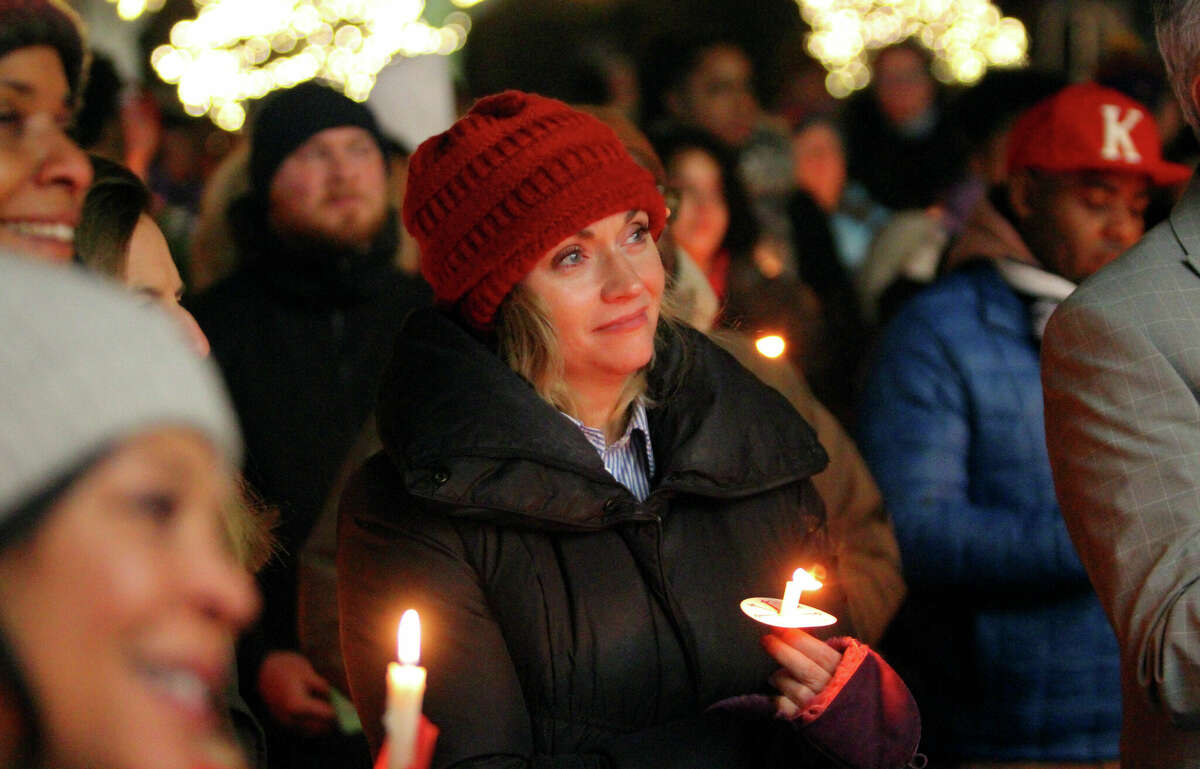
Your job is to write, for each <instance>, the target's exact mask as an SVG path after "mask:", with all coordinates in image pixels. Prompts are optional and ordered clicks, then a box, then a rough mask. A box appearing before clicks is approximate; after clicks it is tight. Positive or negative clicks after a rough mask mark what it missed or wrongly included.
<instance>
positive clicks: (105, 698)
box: [0, 256, 258, 769]
mask: <svg viewBox="0 0 1200 769" xmlns="http://www.w3.org/2000/svg"><path fill="white" fill-rule="evenodd" d="M0 326H2V327H3V328H4V329H5V330H6V331H7V332H8V333H6V334H4V335H3V336H2V337H0V370H3V371H4V372H5V374H4V377H3V378H2V379H0V766H5V767H9V766H16V767H33V768H36V767H55V768H56V769H83V768H84V767H87V768H88V769H197V768H198V767H236V766H239V765H240V762H241V759H240V757H239V756H238V755H237V751H236V749H234V748H233V747H232V742H231V740H230V738H229V736H228V727H227V724H226V723H225V722H224V718H223V714H222V709H221V707H220V706H219V704H218V703H219V701H220V692H221V690H222V688H223V685H224V683H225V681H226V677H227V675H228V669H229V665H230V662H231V657H232V651H233V648H232V644H231V640H232V638H233V637H234V636H235V635H236V634H237V632H238V631H239V630H240V629H242V628H243V627H244V626H245V625H246V624H247V623H249V622H250V621H251V619H252V618H253V616H254V614H255V612H256V611H257V607H258V598H257V596H256V594H255V591H254V587H253V583H252V580H251V578H250V576H249V574H248V573H247V572H246V571H245V570H244V569H242V568H241V567H240V566H239V564H238V563H237V561H236V559H235V558H234V555H233V554H232V552H231V550H230V548H229V544H228V539H227V537H226V536H225V534H224V531H223V524H222V506H223V505H224V504H225V502H226V501H227V499H228V498H229V495H230V494H231V493H232V490H233V486H232V478H233V468H234V467H235V466H236V465H237V462H238V461H239V460H240V454H241V441H240V438H239V435H238V431H237V427H236V424H235V421H234V418H233V415H232V412H231V411H230V408H229V406H228V403H227V399H226V396H225V393H224V390H223V387H222V385H221V384H220V380H219V377H218V375H217V373H216V371H215V369H214V368H213V367H212V365H211V364H209V363H208V362H206V361H204V360H202V359H201V358H199V357H197V356H196V355H195V354H193V353H192V352H191V351H190V350H188V348H187V346H186V344H185V343H184V342H183V340H182V339H181V338H180V335H179V332H178V330H177V329H176V328H175V327H174V326H173V325H172V324H171V323H170V322H169V320H167V319H166V318H164V317H163V316H162V314H161V313H158V312H157V311H154V310H151V309H149V308H145V307H140V306H138V305H137V303H136V302H135V301H133V300H132V299H130V298H129V297H128V296H127V295H125V294H123V293H121V292H119V291H118V289H116V288H115V287H113V288H109V287H106V286H101V285H99V284H98V283H96V282H94V281H93V280H92V279H90V278H88V277H87V276H84V275H81V274H74V273H70V272H68V271H64V270H61V269H51V268H49V267H45V266H42V265H39V264H35V263H31V262H28V261H24V260H18V259H13V258H10V257H7V256H3V257H0Z"/></svg>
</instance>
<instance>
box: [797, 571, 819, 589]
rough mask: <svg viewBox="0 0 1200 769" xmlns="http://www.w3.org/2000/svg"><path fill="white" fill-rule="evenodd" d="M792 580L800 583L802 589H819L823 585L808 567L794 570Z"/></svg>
mask: <svg viewBox="0 0 1200 769" xmlns="http://www.w3.org/2000/svg"><path fill="white" fill-rule="evenodd" d="M792 581H793V582H796V583H798V584H799V585H800V589H801V590H818V589H819V588H820V587H821V583H820V581H819V580H817V578H816V577H814V576H813V575H811V574H809V573H808V571H807V570H806V569H796V570H795V571H794V572H792Z"/></svg>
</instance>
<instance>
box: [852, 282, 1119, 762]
mask: <svg viewBox="0 0 1200 769" xmlns="http://www.w3.org/2000/svg"><path fill="white" fill-rule="evenodd" d="M860 420H861V421H860V431H861V436H860V438H861V440H860V443H859V446H860V447H861V449H862V452H863V455H864V456H865V457H866V459H867V464H868V465H869V466H870V468H871V470H872V472H873V473H874V474H875V478H876V480H877V481H878V482H879V486H880V488H881V489H882V491H883V496H884V499H885V500H886V502H887V505H888V507H889V508H890V510H891V512H892V515H893V517H894V519H895V525H896V535H897V538H898V539H899V541H900V550H901V554H902V556H903V560H904V566H905V568H904V576H905V579H907V580H908V583H909V585H910V587H911V593H912V598H911V601H912V602H913V604H914V606H916V607H920V610H919V612H918V613H919V614H920V615H921V616H923V618H924V621H925V624H923V625H922V626H920V627H918V628H917V631H918V640H919V642H918V644H917V645H918V646H919V648H920V649H921V650H922V651H921V655H920V656H921V659H920V660H918V661H917V662H916V665H917V666H918V667H919V668H923V669H920V670H919V671H917V675H918V678H919V679H920V681H921V682H923V684H924V686H921V685H918V686H915V687H914V693H916V694H917V695H918V702H919V704H920V707H921V712H922V716H923V720H924V722H925V724H926V733H927V734H929V735H930V737H931V738H935V739H937V743H936V745H935V744H931V745H928V748H927V749H928V751H929V753H930V758H931V759H941V758H977V759H983V758H989V759H993V760H1017V759H1023V760H1047V761H1049V760H1053V761H1076V760H1078V761H1084V760H1087V761H1091V760H1100V759H1112V758H1115V757H1116V756H1117V753H1118V749H1117V741H1118V736H1119V732H1120V723H1121V718H1120V673H1119V667H1118V665H1119V657H1118V650H1117V644H1116V641H1115V639H1114V637H1113V634H1112V630H1111V629H1110V627H1109V625H1108V622H1107V621H1106V619H1105V616H1104V612H1103V610H1102V609H1101V607H1100V603H1099V600H1098V599H1097V598H1096V596H1095V594H1094V593H1093V591H1092V589H1091V586H1090V584H1089V583H1088V578H1087V575H1086V573H1085V572H1084V570H1083V567H1082V565H1081V564H1080V562H1079V559H1078V557H1077V556H1076V554H1075V550H1074V548H1073V546H1072V544H1071V540H1070V538H1069V537H1068V535H1067V529H1066V526H1065V525H1064V523H1063V520H1062V517H1061V516H1060V514H1059V510H1058V504H1057V502H1056V500H1055V496H1054V485H1053V482H1052V480H1051V476H1050V463H1049V460H1048V458H1047V456H1046V446H1045V439H1044V433H1043V420H1042V388H1041V382H1040V379H1039V350H1038V342H1037V339H1036V338H1035V336H1034V334H1033V330H1032V326H1031V324H1030V320H1029V316H1028V312H1027V308H1026V302H1025V300H1024V299H1023V298H1022V297H1021V296H1019V295H1018V294H1016V293H1015V292H1014V291H1013V290H1012V289H1011V288H1010V287H1009V286H1008V284H1007V283H1005V281H1004V280H1003V279H1002V278H1001V276H1000V274H999V273H998V272H997V271H996V269H995V268H994V267H993V266H991V264H990V263H983V264H976V265H973V266H969V267H966V268H964V269H963V270H961V271H959V272H956V273H954V274H952V275H950V276H948V277H946V278H943V279H942V280H941V281H939V282H938V283H936V284H934V285H933V286H932V287H931V288H929V289H927V290H926V291H925V292H923V293H922V294H920V295H918V296H917V297H916V298H914V299H913V300H912V301H911V302H910V303H909V304H908V305H907V306H906V307H905V308H904V309H903V310H902V311H901V312H900V313H899V314H898V315H897V316H896V318H895V319H894V321H893V322H892V323H891V325H890V326H889V327H888V329H887V331H886V332H885V334H884V337H883V340H882V342H881V344H880V348H879V353H878V358H877V360H876V362H875V364H874V367H873V370H872V373H871V376H870V379H869V382H868V385H867V388H866V392H865V397H864V401H863V404H862V410H861V413H860ZM910 664H912V661H910ZM922 694H924V697H923V698H922ZM935 735H936V737H935ZM935 751H936V752H935Z"/></svg>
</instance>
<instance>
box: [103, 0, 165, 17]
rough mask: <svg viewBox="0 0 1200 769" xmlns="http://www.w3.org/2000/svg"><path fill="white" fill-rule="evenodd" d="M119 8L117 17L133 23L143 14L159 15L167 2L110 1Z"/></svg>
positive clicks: (146, 0) (152, 0)
mask: <svg viewBox="0 0 1200 769" xmlns="http://www.w3.org/2000/svg"><path fill="white" fill-rule="evenodd" d="M108 2H109V3H112V4H114V5H116V6H117V15H118V16H120V17H121V18H122V19H124V20H125V21H133V20H134V19H136V18H137V17H139V16H141V15H142V14H143V13H147V12H149V13H157V12H158V11H161V10H162V7H163V4H164V3H165V2H166V0H108Z"/></svg>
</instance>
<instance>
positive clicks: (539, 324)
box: [496, 283, 675, 420]
mask: <svg viewBox="0 0 1200 769" xmlns="http://www.w3.org/2000/svg"><path fill="white" fill-rule="evenodd" d="M674 319H675V312H674V309H673V307H672V304H671V301H670V292H669V291H664V292H663V300H662V303H661V305H660V307H659V330H660V331H659V333H658V334H656V337H655V342H656V344H655V348H656V352H655V356H653V357H651V359H650V362H649V363H647V364H646V365H645V366H643V367H642V368H641V369H640V370H638V371H637V372H636V373H634V374H633V375H632V376H630V377H629V379H628V380H626V382H625V386H624V387H623V388H622V389H621V394H620V397H619V398H618V399H617V404H616V408H615V409H614V410H613V412H612V413H613V417H614V419H621V420H624V419H625V415H626V414H627V413H628V411H629V406H630V405H631V404H632V403H633V402H634V401H635V400H637V399H638V398H642V399H644V400H645V401H647V404H646V405H651V404H650V403H649V402H648V401H649V396H648V394H647V393H648V380H647V377H646V373H647V372H648V371H649V370H650V368H651V367H652V366H653V365H654V361H655V358H656V357H657V347H658V344H657V342H658V341H659V339H660V337H661V336H662V330H663V329H671V328H673V323H674V322H675V321H674ZM496 335H497V341H498V349H499V354H500V357H501V359H502V360H503V361H504V362H505V363H507V364H508V366H509V368H511V369H512V370H513V371H515V372H517V374H519V375H520V376H521V377H523V378H524V379H525V380H526V381H528V382H529V383H530V384H531V385H533V389H534V392H536V393H537V394H538V396H539V397H540V398H541V399H542V400H544V401H546V402H547V403H549V404H550V405H551V406H553V407H555V408H556V409H558V410H559V411H561V412H563V413H564V414H568V415H570V416H573V417H576V418H578V417H579V414H578V407H577V406H576V404H575V399H574V394H573V393H572V391H571V387H570V385H568V384H567V381H566V376H565V373H564V372H565V367H564V363H563V358H562V350H561V348H560V346H559V343H558V334H557V333H556V332H555V330H554V325H553V324H552V323H551V322H550V313H549V311H548V310H547V309H546V305H545V303H544V302H543V301H542V300H541V298H540V297H538V296H537V295H536V294H534V293H533V292H532V291H530V290H528V289H526V288H525V287H524V286H523V285H521V284H519V283H518V284H517V286H516V288H514V289H513V290H512V292H510V293H509V295H508V296H507V297H505V298H504V301H503V302H501V303H500V307H499V309H498V310H497V311H496Z"/></svg>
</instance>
